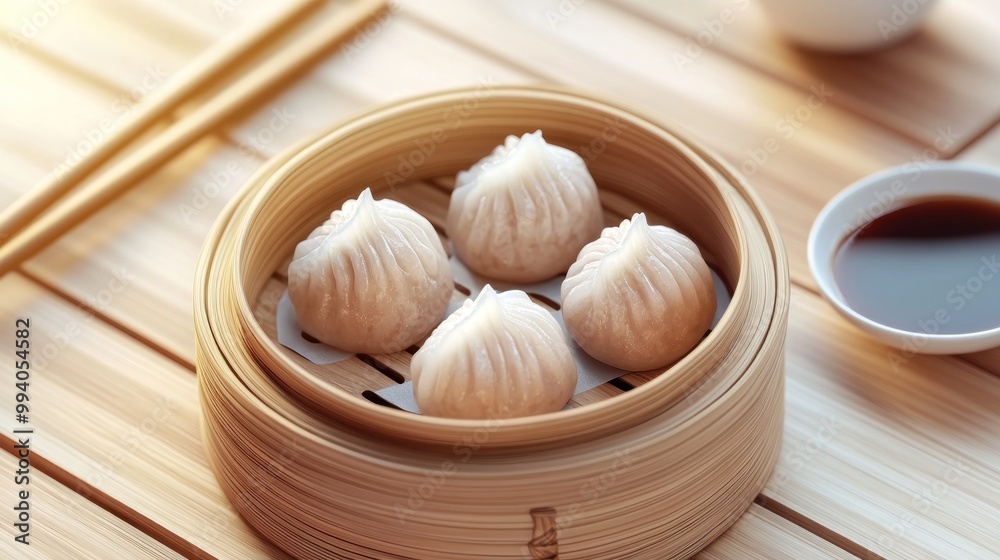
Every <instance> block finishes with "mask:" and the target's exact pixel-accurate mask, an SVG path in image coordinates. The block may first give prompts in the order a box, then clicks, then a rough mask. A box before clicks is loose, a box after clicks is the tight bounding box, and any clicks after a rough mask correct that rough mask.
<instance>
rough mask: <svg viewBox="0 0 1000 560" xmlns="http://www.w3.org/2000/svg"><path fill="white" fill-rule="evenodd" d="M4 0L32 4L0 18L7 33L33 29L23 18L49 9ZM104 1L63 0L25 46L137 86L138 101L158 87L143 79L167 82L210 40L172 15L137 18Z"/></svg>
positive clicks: (118, 83)
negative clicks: (114, 8)
mask: <svg viewBox="0 0 1000 560" xmlns="http://www.w3.org/2000/svg"><path fill="white" fill-rule="evenodd" d="M5 4H14V5H17V4H20V5H21V6H22V8H21V10H24V9H25V8H31V9H30V10H26V13H24V15H21V16H20V17H9V18H0V31H2V32H3V34H4V36H5V37H8V38H9V36H10V35H9V34H14V36H18V35H21V36H22V37H24V36H25V35H23V34H25V33H27V32H29V31H31V30H32V28H31V27H27V26H26V24H25V23H24V20H23V19H22V18H24V17H32V16H34V14H36V13H38V12H42V13H43V14H44V13H45V12H44V10H43V8H42V7H40V5H39V4H37V3H5ZM60 4H61V3H60ZM103 4H106V2H103V1H98V2H93V1H91V2H67V3H65V4H64V5H62V4H61V5H60V7H59V11H58V12H56V13H55V14H54V15H52V16H50V17H46V18H40V17H39V18H38V21H44V22H46V23H45V25H44V26H41V27H39V28H37V31H35V32H34V33H33V34H32V36H31V39H30V40H26V41H27V42H26V44H25V45H24V46H23V47H22V48H21V51H22V52H23V53H28V52H31V51H38V52H41V53H44V54H46V55H50V56H53V57H55V58H57V59H58V60H59V61H60V62H61V63H62V64H63V65H65V66H67V67H71V68H74V69H76V70H77V71H81V72H86V73H88V74H91V75H92V76H94V77H96V78H98V79H100V80H102V81H104V82H106V83H108V84H111V85H114V86H115V87H116V88H117V89H118V90H120V91H122V92H129V93H131V92H133V91H134V93H136V94H138V95H137V96H136V97H135V98H131V95H130V96H129V97H130V98H131V99H128V101H129V102H133V100H136V101H137V100H138V99H139V98H141V97H142V96H143V94H144V93H152V91H155V89H156V88H155V86H154V87H152V88H147V87H145V86H143V80H145V81H146V86H153V85H154V82H157V83H161V84H162V82H163V80H164V79H166V77H167V76H169V75H172V74H173V73H175V72H176V71H177V70H178V69H180V68H181V66H183V65H184V63H186V62H187V61H188V60H189V59H191V58H192V57H193V56H194V55H195V54H197V53H198V52H199V51H200V50H201V49H202V48H204V47H205V46H207V45H208V38H207V37H205V36H203V35H200V34H198V33H192V32H191V31H190V28H188V27H186V26H182V25H178V24H177V23H176V22H171V21H170V20H169V19H165V18H162V17H160V18H153V17H149V18H139V19H137V18H136V17H135V14H134V13H131V14H129V13H128V12H126V13H122V10H120V9H118V10H113V9H109V8H108V6H106V5H103ZM132 11H133V12H134V10H132ZM112 13H117V17H112V15H111V14H112ZM129 16H131V17H129ZM35 17H37V16H35ZM123 45H128V47H127V48H123ZM23 56H26V57H30V55H28V54H24V55H23ZM29 60H31V58H29ZM33 62H34V61H33ZM147 76H150V77H147Z"/></svg>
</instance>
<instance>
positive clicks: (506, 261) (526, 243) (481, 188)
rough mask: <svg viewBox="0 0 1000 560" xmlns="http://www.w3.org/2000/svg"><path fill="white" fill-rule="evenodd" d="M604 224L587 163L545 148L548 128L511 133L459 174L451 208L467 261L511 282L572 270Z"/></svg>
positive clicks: (451, 228)
mask: <svg viewBox="0 0 1000 560" xmlns="http://www.w3.org/2000/svg"><path fill="white" fill-rule="evenodd" d="M602 225H603V218H602V215H601V203H600V200H598V198H597V186H596V185H595V184H594V179H593V177H591V176H590V172H589V171H587V165H586V164H585V163H584V161H583V158H581V157H580V156H579V155H577V154H576V153H574V152H572V151H570V150H567V149H566V148H562V147H560V146H554V145H552V144H548V143H546V142H545V140H544V139H543V138H542V132H541V131H537V132H534V133H533V134H525V135H524V136H521V137H520V138H518V137H517V136H508V137H507V140H506V141H505V142H504V144H503V145H501V146H498V147H497V148H496V149H495V150H493V153H491V154H490V155H488V156H486V157H485V158H483V159H481V160H480V161H479V162H478V163H476V164H475V165H473V166H472V168H470V169H469V170H468V171H463V172H461V173H459V174H458V177H457V179H456V183H455V191H454V192H453V193H452V195H451V204H450V206H449V207H448V237H450V238H451V241H452V243H453V244H454V245H455V252H456V253H457V254H458V256H459V257H461V259H462V261H464V262H465V264H467V265H468V266H469V268H471V269H472V270H474V271H476V272H478V273H479V274H482V275H484V276H487V277H489V278H495V279H498V280H506V281H509V282H537V281H541V280H545V279H547V278H551V277H553V276H555V275H557V274H559V273H562V272H565V271H566V269H567V268H569V265H571V264H572V263H573V259H574V258H576V255H577V253H579V252H580V249H582V248H583V246H584V245H586V244H587V242H588V241H591V240H593V239H596V238H597V236H598V235H600V233H601V227H602Z"/></svg>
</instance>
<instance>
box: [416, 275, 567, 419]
mask: <svg viewBox="0 0 1000 560" xmlns="http://www.w3.org/2000/svg"><path fill="white" fill-rule="evenodd" d="M410 371H411V372H412V375H413V391H414V398H415V399H416V402H417V405H418V406H419V407H420V411H421V413H423V414H427V415H431V416H443V417H448V418H467V419H500V418H516V417H520V416H531V415H534V414H542V413H545V412H555V411H557V410H561V409H562V408H563V407H564V406H566V402H567V401H569V398H570V397H572V396H573V390H574V389H575V388H576V376H577V370H576V362H575V361H574V360H573V356H572V355H571V354H570V351H569V347H568V346H567V341H566V335H565V334H564V333H563V330H562V328H561V327H560V326H559V323H557V322H556V320H555V318H554V317H553V316H552V314H551V313H549V311H547V310H546V309H545V308H543V307H542V306H540V305H538V304H536V303H534V302H533V301H531V300H530V299H529V298H528V296H527V294H525V293H524V292H522V291H519V290H511V291H506V292H502V293H496V292H495V291H494V290H493V288H491V287H490V286H489V285H487V286H486V287H484V288H483V290H482V291H481V292H480V293H479V295H478V296H477V297H476V299H475V300H468V301H466V302H465V304H464V305H463V306H462V307H461V308H460V309H458V310H457V311H455V313H453V314H452V315H451V316H449V317H448V318H447V319H445V320H444V322H443V323H441V325H440V326H439V327H438V328H437V329H435V330H434V332H433V333H432V334H431V336H430V338H428V339H427V341H426V342H425V343H424V345H423V346H422V347H421V348H420V350H419V351H417V353H416V354H414V356H413V360H412V362H411V363H410Z"/></svg>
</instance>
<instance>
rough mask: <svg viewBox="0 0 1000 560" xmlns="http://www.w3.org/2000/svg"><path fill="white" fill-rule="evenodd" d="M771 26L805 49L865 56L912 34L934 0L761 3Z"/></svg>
mask: <svg viewBox="0 0 1000 560" xmlns="http://www.w3.org/2000/svg"><path fill="white" fill-rule="evenodd" d="M760 3H761V5H762V6H763V7H764V9H765V10H766V11H767V15H768V18H769V19H770V20H771V23H772V24H773V25H774V27H775V28H777V29H778V31H780V32H781V33H782V34H783V35H785V36H786V37H788V38H789V39H791V40H792V41H794V42H796V43H798V44H800V45H803V46H805V47H809V48H813V49H819V50H824V51H831V52H845V53H851V52H864V51H874V50H878V49H883V48H887V47H889V46H892V45H894V44H896V43H898V42H900V41H902V40H903V39H905V38H906V37H908V36H909V35H910V34H911V33H913V32H914V31H916V30H917V28H918V27H919V26H920V24H921V23H922V22H923V21H924V19H925V18H926V17H927V14H928V13H929V12H930V11H931V8H932V7H933V6H934V4H935V3H936V0H761V2H760Z"/></svg>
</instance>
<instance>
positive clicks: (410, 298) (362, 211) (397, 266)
mask: <svg viewBox="0 0 1000 560" xmlns="http://www.w3.org/2000/svg"><path fill="white" fill-rule="evenodd" d="M453 289H454V282H453V280H452V274H451V268H450V267H449V265H448V255H447V254H446V253H445V251H444V246H443V245H442V244H441V238H440V237H439V236H438V234H437V232H435V231H434V228H433V227H432V226H431V224H430V222H428V221H427V219H426V218H424V217H423V216H421V215H420V214H418V213H416V212H415V211H413V210H412V209H410V208H409V207H408V206H406V205H404V204H400V203H399V202H396V201H394V200H388V199H385V200H375V199H374V198H372V194H371V191H370V190H369V189H365V190H364V192H362V193H361V196H359V197H358V199H357V200H348V201H347V202H345V203H344V205H343V207H342V208H341V209H340V210H335V211H334V212H333V213H332V214H330V219H328V220H327V221H326V222H325V223H323V225H321V226H319V227H318V228H316V229H315V230H313V232H312V233H311V234H310V235H309V237H308V238H307V239H306V240H305V241H302V242H301V243H299V244H298V246H297V247H296V248H295V256H294V258H293V260H292V263H291V265H289V267H288V296H289V298H290V299H291V301H292V304H293V305H294V307H295V314H296V316H297V318H298V320H299V324H300V325H301V326H302V328H303V330H305V331H306V332H307V333H309V334H310V335H312V336H314V337H316V338H317V339H319V340H321V341H323V342H325V343H327V344H329V345H331V346H334V347H336V348H340V349H342V350H346V351H349V352H369V353H382V352H397V351H399V350H403V349H405V348H408V347H410V346H411V345H413V344H415V343H416V342H418V341H419V340H420V339H421V338H423V337H424V336H426V335H427V333H428V332H430V330H431V329H432V328H434V325H436V324H438V322H439V321H441V319H442V318H443V317H444V313H445V311H446V310H447V308H448V301H449V300H450V299H451V294H452V290H453Z"/></svg>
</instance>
